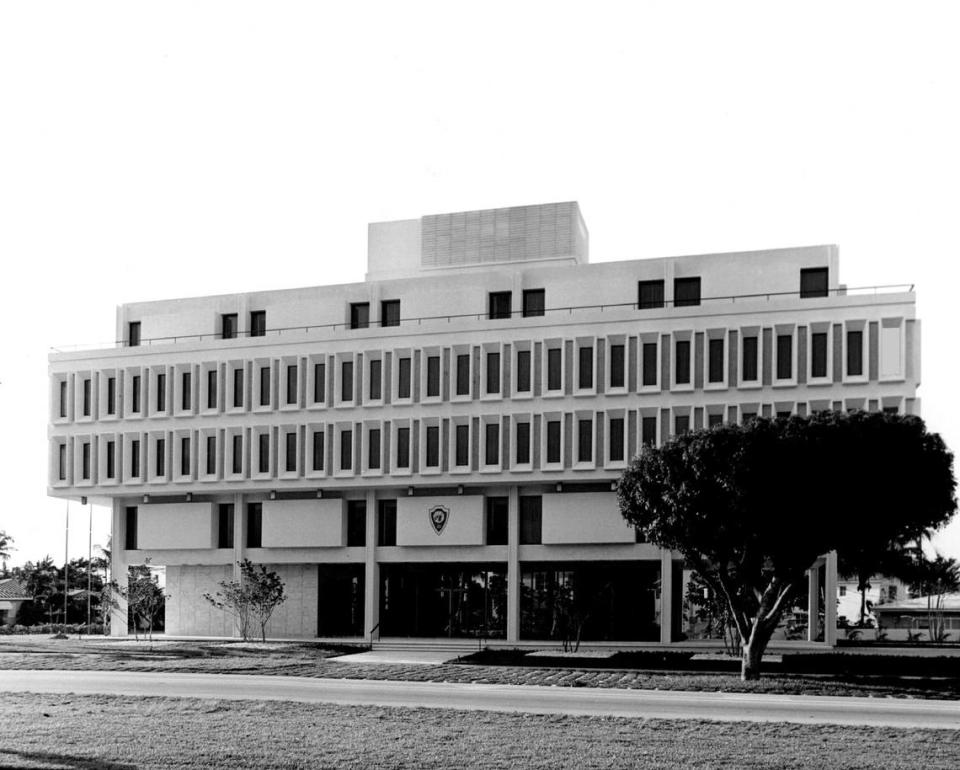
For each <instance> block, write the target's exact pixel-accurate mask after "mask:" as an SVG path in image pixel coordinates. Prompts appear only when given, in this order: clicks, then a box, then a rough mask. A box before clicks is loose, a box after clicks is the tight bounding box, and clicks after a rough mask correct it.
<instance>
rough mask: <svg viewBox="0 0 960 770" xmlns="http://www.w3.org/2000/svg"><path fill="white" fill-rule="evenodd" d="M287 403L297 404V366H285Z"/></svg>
mask: <svg viewBox="0 0 960 770" xmlns="http://www.w3.org/2000/svg"><path fill="white" fill-rule="evenodd" d="M287 403H288V404H295V403H297V365H296V364H289V365H288V366H287Z"/></svg>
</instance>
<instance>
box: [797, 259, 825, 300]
mask: <svg viewBox="0 0 960 770" xmlns="http://www.w3.org/2000/svg"><path fill="white" fill-rule="evenodd" d="M829 275H830V271H829V268H826V267H807V268H803V269H802V270H801V271H800V298H801V299H806V298H807V297H826V296H827V294H828V293H829Z"/></svg>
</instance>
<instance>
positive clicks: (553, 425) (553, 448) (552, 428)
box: [547, 420, 562, 463]
mask: <svg viewBox="0 0 960 770" xmlns="http://www.w3.org/2000/svg"><path fill="white" fill-rule="evenodd" d="M560 434H561V430H560V420H549V421H548V422H547V462H548V463H559V462H561V456H560V446H561V441H562V438H561V435H560Z"/></svg>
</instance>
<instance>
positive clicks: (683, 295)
mask: <svg viewBox="0 0 960 770" xmlns="http://www.w3.org/2000/svg"><path fill="white" fill-rule="evenodd" d="M673 304H674V307H690V306H692V305H699V304H700V278H699V277H697V278H675V279H674V281H673Z"/></svg>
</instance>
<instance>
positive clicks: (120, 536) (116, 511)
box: [110, 498, 127, 636]
mask: <svg viewBox="0 0 960 770" xmlns="http://www.w3.org/2000/svg"><path fill="white" fill-rule="evenodd" d="M111 525H112V526H111V531H112V533H113V537H112V539H111V549H110V578H111V579H112V580H114V581H116V583H117V585H119V586H122V587H126V583H127V551H126V549H125V548H124V546H125V545H126V544H127V519H126V506H125V505H124V504H123V501H122V500H118V499H116V498H114V500H113V511H112V521H111ZM115 598H116V601H117V606H116V607H115V608H113V609H111V610H110V636H126V635H127V600H126V599H124V598H123V597H122V596H116V597H115Z"/></svg>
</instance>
